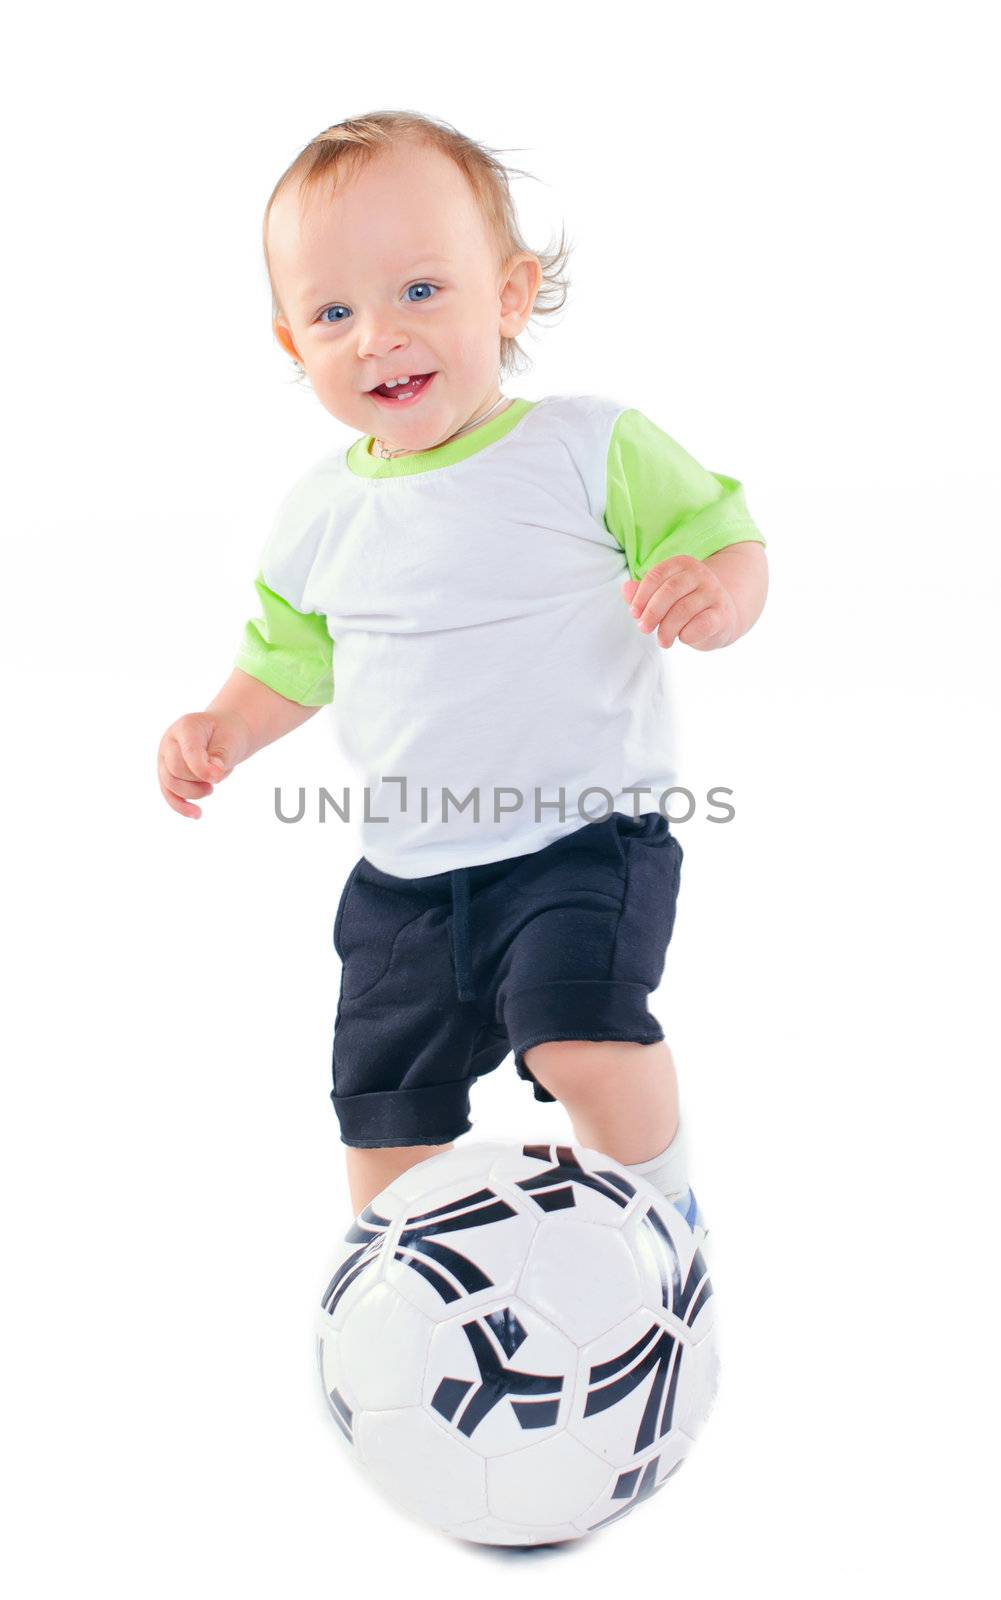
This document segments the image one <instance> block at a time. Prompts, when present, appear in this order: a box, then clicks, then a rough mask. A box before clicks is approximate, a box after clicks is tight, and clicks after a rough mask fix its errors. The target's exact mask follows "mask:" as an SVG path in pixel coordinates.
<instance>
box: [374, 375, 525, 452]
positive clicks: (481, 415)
mask: <svg viewBox="0 0 1001 1600" xmlns="http://www.w3.org/2000/svg"><path fill="white" fill-rule="evenodd" d="M510 404H511V401H510V399H508V397H507V396H506V395H503V394H501V392H500V390H499V389H498V390H497V391H496V394H495V396H494V398H493V400H491V401H489V402H488V403H487V404H486V406H481V407H480V409H479V410H478V411H477V412H476V413H475V415H474V416H472V417H471V418H470V420H469V421H468V422H464V423H463V425H462V427H461V428H456V430H455V432H454V433H450V434H449V436H448V438H447V439H440V440H439V441H438V443H437V444H436V445H433V446H432V449H434V450H440V449H441V447H442V445H445V444H451V442H452V440H453V439H458V438H459V437H460V435H461V434H464V433H468V432H469V431H470V429H471V428H475V427H478V426H479V424H480V423H481V422H486V420H487V418H488V417H491V416H493V415H495V414H496V413H497V412H498V411H500V410H503V409H506V407H507V406H509V405H510ZM422 453H423V452H421V451H414V450H393V449H391V448H390V446H389V445H387V444H386V442H385V441H384V440H383V439H380V438H378V436H376V437H374V438H373V440H372V449H371V450H370V451H369V454H370V455H378V456H379V457H380V458H381V459H382V460H383V461H389V460H390V459H392V460H395V459H397V458H398V457H400V456H410V455H419V454H422Z"/></svg>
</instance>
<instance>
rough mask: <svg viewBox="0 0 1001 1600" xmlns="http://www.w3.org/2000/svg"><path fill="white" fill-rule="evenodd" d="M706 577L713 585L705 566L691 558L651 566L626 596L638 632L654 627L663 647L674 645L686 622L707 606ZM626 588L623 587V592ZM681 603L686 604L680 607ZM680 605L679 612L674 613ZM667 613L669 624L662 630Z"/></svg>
mask: <svg viewBox="0 0 1001 1600" xmlns="http://www.w3.org/2000/svg"><path fill="white" fill-rule="evenodd" d="M709 578H711V579H712V582H713V584H715V583H716V579H715V577H714V575H713V574H712V573H710V571H709V569H708V568H707V567H706V565H705V563H704V562H702V561H696V559H695V557H694V556H671V557H670V559H669V560H667V561H659V562H658V563H657V565H656V566H655V567H651V568H650V571H649V572H648V573H646V574H645V575H644V577H643V578H641V579H640V581H639V583H638V584H637V585H636V589H635V592H634V593H633V595H632V598H631V600H630V599H629V597H628V595H627V596H626V599H627V600H629V609H630V611H631V612H632V614H633V616H634V617H635V618H636V619H637V626H638V628H639V631H640V633H653V631H654V629H655V628H656V629H657V631H658V637H659V639H660V642H661V644H662V645H664V646H665V647H666V646H668V645H671V644H673V643H674V640H675V638H676V637H677V635H678V633H679V632H680V630H681V629H682V628H683V627H684V626H685V623H686V622H688V621H690V620H691V618H692V617H693V616H695V614H696V612H697V611H700V610H702V609H703V608H704V607H705V606H706V605H707V604H708V603H709V600H708V596H707V595H706V592H705V591H706V581H707V579H709ZM626 587H627V585H623V593H625V589H626ZM693 597H694V598H693ZM683 601H687V602H688V603H687V605H682V604H681V602H683ZM679 605H680V606H681V609H680V610H678V611H677V613H676V614H675V607H677V606H679ZM669 614H670V622H669V623H668V625H667V626H666V627H665V628H664V629H663V631H661V625H662V624H663V623H665V621H666V620H667V619H668V617H669Z"/></svg>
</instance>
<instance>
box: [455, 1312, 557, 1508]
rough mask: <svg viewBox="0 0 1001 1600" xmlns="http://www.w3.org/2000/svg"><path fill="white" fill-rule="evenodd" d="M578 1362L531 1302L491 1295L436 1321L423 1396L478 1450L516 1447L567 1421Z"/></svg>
mask: <svg viewBox="0 0 1001 1600" xmlns="http://www.w3.org/2000/svg"><path fill="white" fill-rule="evenodd" d="M576 1368H577V1350H576V1347H575V1346H574V1345H573V1344H572V1343H571V1342H570V1340H569V1339H566V1338H565V1337H564V1336H563V1334H561V1333H559V1332H557V1330H556V1329H555V1328H553V1327H551V1326H550V1324H549V1323H547V1322H545V1321H544V1320H543V1319H542V1318H541V1317H539V1315H538V1313H537V1312H535V1311H533V1310H532V1308H531V1307H530V1306H526V1305H525V1304H524V1303H523V1302H522V1301H519V1300H506V1299H504V1300H495V1301H493V1302H492V1303H491V1304H490V1305H486V1306H481V1307H479V1308H478V1309H475V1310H472V1311H470V1312H468V1313H466V1312H464V1313H463V1314H461V1315H458V1316H455V1317H452V1318H451V1319H450V1320H449V1321H448V1322H443V1323H439V1324H438V1325H437V1326H436V1327H435V1330H434V1333H433V1335H432V1338H431V1347H430V1350H429V1353H428V1363H427V1371H426V1373H425V1378H424V1404H425V1406H426V1407H427V1409H428V1411H429V1412H431V1413H432V1414H433V1415H435V1416H436V1417H437V1418H438V1420H439V1422H440V1424H441V1426H442V1428H443V1430H445V1431H447V1432H448V1433H450V1434H454V1435H456V1436H458V1437H461V1438H463V1439H465V1441H466V1443H467V1446H468V1447H469V1448H471V1449H473V1450H476V1451H477V1452H478V1453H479V1454H481V1455H484V1456H498V1455H502V1454H505V1453H506V1452H516V1453H518V1454H522V1453H523V1452H524V1451H525V1449H526V1448H527V1447H528V1446H529V1445H532V1444H535V1443H537V1442H538V1440H540V1439H544V1438H547V1437H549V1436H550V1435H552V1434H554V1433H556V1432H558V1431H559V1429H561V1428H562V1427H563V1426H564V1424H565V1423H566V1421H567V1418H568V1417H569V1416H570V1414H571V1410H572V1407H573V1388H574V1380H575V1374H576ZM550 1520H553V1519H552V1518H550ZM557 1520H559V1514H557Z"/></svg>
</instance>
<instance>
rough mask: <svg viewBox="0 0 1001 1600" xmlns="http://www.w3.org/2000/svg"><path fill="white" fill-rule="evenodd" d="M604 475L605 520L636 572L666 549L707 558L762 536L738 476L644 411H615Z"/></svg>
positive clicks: (662, 558) (642, 571)
mask: <svg viewBox="0 0 1001 1600" xmlns="http://www.w3.org/2000/svg"><path fill="white" fill-rule="evenodd" d="M606 479H607V481H606V495H605V515H604V520H605V527H606V528H607V529H608V531H609V533H611V534H612V535H613V537H614V538H616V539H617V540H618V542H619V544H620V545H621V546H622V548H623V550H624V552H625V555H626V561H627V563H628V566H629V572H630V576H631V577H633V578H642V577H643V575H644V574H645V573H646V572H648V571H649V570H650V568H651V567H653V566H656V565H657V563H658V562H659V561H666V560H668V559H669V557H671V556H677V555H687V556H695V557H696V558H697V559H698V560H700V561H704V560H705V559H706V557H707V556H711V555H714V554H715V552H716V551H717V550H722V549H724V548H725V546H726V545H729V544H739V543H741V542H742V541H743V540H745V539H753V540H756V541H757V542H758V543H759V544H762V545H763V544H764V543H765V540H764V539H763V538H762V536H761V534H760V533H759V531H758V529H757V527H756V526H755V524H754V522H753V520H752V518H751V515H750V512H749V511H748V509H747V505H746V502H745V499H744V490H743V487H742V485H741V484H740V483H738V481H737V479H736V478H728V477H725V476H724V475H723V474H722V473H719V472H709V471H707V469H706V468H705V467H702V466H700V465H699V463H698V462H697V461H696V460H695V459H694V458H693V457H692V456H690V455H689V454H688V452H687V451H686V450H683V449H682V447H681V445H680V444H677V443H676V442H675V440H674V439H672V438H671V437H670V435H669V434H666V433H665V432H664V431H663V429H662V428H658V426H657V424H656V423H655V422H651V421H650V419H649V417H646V416H644V414H643V412H641V411H636V410H632V409H630V410H625V411H621V412H620V413H619V415H618V416H617V417H616V419H615V422H614V424H613V427H612V433H611V438H610V440H609V445H608V460H607V474H606Z"/></svg>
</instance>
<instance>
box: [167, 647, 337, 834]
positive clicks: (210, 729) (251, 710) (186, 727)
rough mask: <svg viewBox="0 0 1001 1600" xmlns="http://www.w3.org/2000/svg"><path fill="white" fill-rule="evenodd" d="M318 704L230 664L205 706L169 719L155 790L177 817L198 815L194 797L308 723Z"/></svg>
mask: <svg viewBox="0 0 1001 1600" xmlns="http://www.w3.org/2000/svg"><path fill="white" fill-rule="evenodd" d="M319 709H320V708H319V706H303V705H300V704H299V702H298V701H297V700H287V699H286V698H285V696H284V695H283V694H278V693H277V691H276V690H274V689H269V688H268V686H267V684H266V683H262V682H261V681H260V679H259V678H254V677H252V676H251V675H250V673H249V672H243V671H241V669H240V668H239V667H234V669H233V671H232V672H231V673H230V676H229V677H228V678H227V679H226V682H225V683H224V684H223V686H222V688H221V689H220V690H219V693H218V694H217V695H216V697H215V699H214V700H213V701H212V703H211V705H209V706H207V707H206V708H205V710H204V711H189V712H188V713H187V715H186V716H183V717H179V718H178V719H177V721H176V722H173V723H171V725H170V727H169V728H168V729H167V731H166V733H165V734H164V736H163V738H162V739H161V740H160V749H159V752H158V754H157V776H158V777H159V780H160V792H161V794H162V795H163V798H164V799H165V800H166V802H167V804H168V805H169V806H170V808H171V810H173V811H177V812H179V813H180V815H181V816H182V817H200V816H201V814H202V813H201V810H200V809H199V807H198V806H197V805H195V804H194V801H195V800H196V799H197V800H202V799H204V798H205V796H206V795H210V794H211V793H212V787H213V785H214V784H216V783H221V782H222V780H223V778H228V777H229V774H230V773H231V772H232V770H233V768H234V767H236V766H238V765H239V763H240V762H241V761H246V760H247V757H248V756H252V755H255V754H256V752H257V751H258V750H261V749H263V747H264V746H265V745H266V744H271V743H273V741H274V740H275V739H280V738H282V736H283V735H284V734H286V733H291V732H292V729H293V728H298V727H299V725H300V724H301V723H303V722H308V720H309V718H310V717H311V716H312V715H313V713H314V712H315V711H319Z"/></svg>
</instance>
